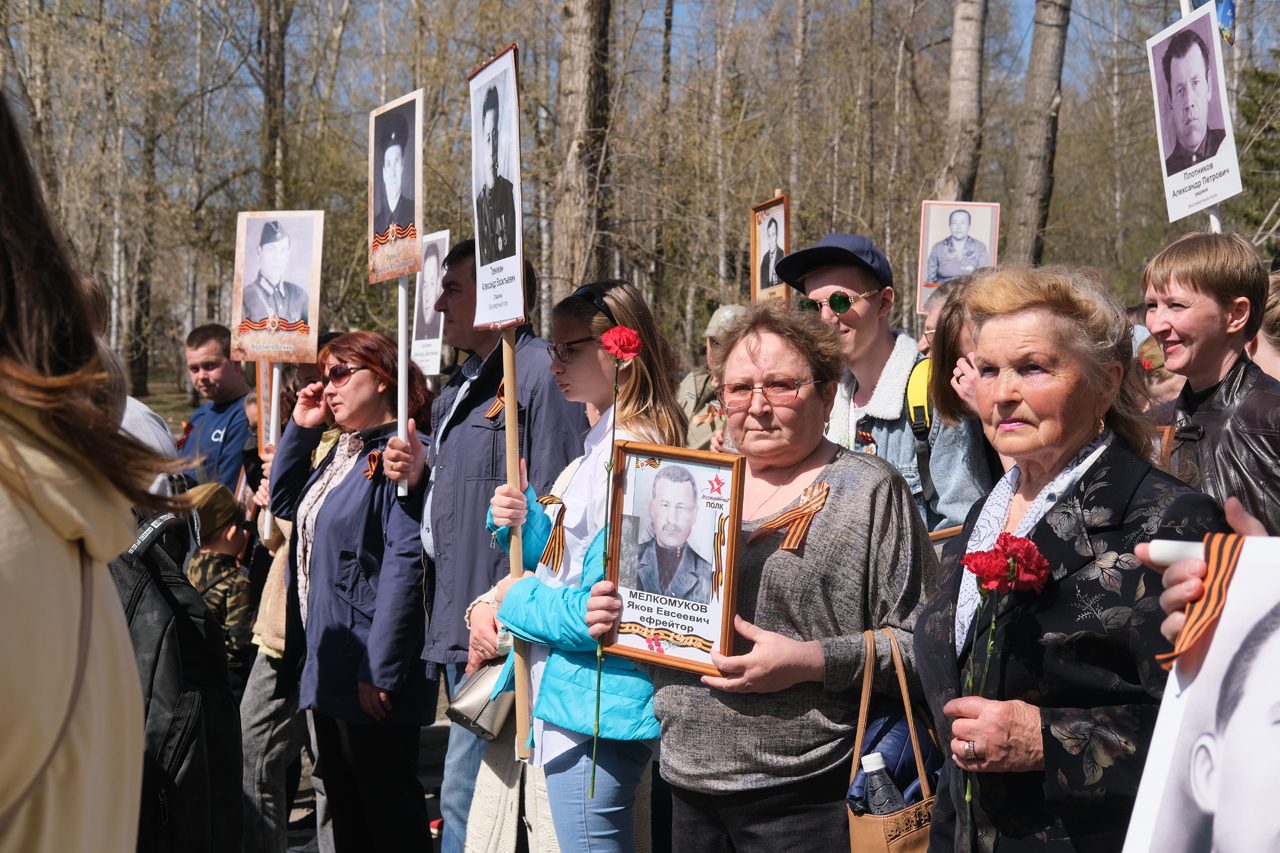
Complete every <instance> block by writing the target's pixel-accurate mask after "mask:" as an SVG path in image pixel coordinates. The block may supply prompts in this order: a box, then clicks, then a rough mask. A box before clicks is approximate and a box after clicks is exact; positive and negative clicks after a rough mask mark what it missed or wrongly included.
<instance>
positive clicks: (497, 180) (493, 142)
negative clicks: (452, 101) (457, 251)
mask: <svg viewBox="0 0 1280 853" xmlns="http://www.w3.org/2000/svg"><path fill="white" fill-rule="evenodd" d="M480 119H481V126H482V130H483V137H482V138H483V140H484V144H485V145H486V146H487V148H486V152H487V153H488V155H489V162H488V163H487V164H486V166H487V168H486V169H485V170H484V185H483V186H482V187H481V188H480V193H479V195H477V196H476V228H477V234H476V249H477V252H478V254H479V255H480V263H481V264H489V263H493V262H494V261H497V260H501V259H502V258H507V257H510V256H511V255H514V254H515V252H516V202H515V194H514V191H513V188H512V186H511V182H510V181H508V180H507V179H506V178H504V177H502V175H500V174H498V152H499V151H500V150H501V147H500V146H501V139H502V134H501V133H500V131H499V127H500V124H501V122H500V121H499V119H500V115H499V112H498V87H497V86H490V87H489V89H488V90H487V91H486V92H485V93H484V101H483V102H482V103H481V107H480Z"/></svg>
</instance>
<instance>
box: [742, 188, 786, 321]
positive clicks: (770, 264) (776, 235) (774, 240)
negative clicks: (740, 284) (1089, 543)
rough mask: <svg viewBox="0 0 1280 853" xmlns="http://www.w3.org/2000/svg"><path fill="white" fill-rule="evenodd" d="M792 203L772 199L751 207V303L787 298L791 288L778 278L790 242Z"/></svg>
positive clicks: (781, 199) (777, 198) (780, 198)
mask: <svg viewBox="0 0 1280 853" xmlns="http://www.w3.org/2000/svg"><path fill="white" fill-rule="evenodd" d="M790 231H791V200H790V197H789V196H787V195H780V196H777V197H776V198H771V199H769V200H768V201H766V202H763V203H761V204H757V205H755V206H754V207H752V208H751V301H752V302H759V301H760V300H762V299H786V298H787V296H788V287H787V284H786V283H785V282H783V281H782V279H780V278H778V270H777V266H778V261H780V260H782V256H783V255H785V254H786V253H787V249H788V247H789V246H790V241H791V234H790Z"/></svg>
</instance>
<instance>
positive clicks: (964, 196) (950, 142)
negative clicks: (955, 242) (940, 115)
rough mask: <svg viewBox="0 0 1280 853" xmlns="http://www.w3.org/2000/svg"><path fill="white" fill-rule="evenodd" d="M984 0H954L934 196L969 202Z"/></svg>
mask: <svg viewBox="0 0 1280 853" xmlns="http://www.w3.org/2000/svg"><path fill="white" fill-rule="evenodd" d="M986 35H987V0H956V10H955V15H954V17H953V18H952V25H951V85H950V91H949V99H948V102H947V154H948V157H947V161H946V163H944V164H943V166H942V173H941V174H940V175H939V176H938V184H937V189H936V190H935V192H936V194H937V197H938V198H940V199H943V200H958V201H971V200H972V199H973V188H974V184H976V183H977V179H978V160H979V158H980V157H981V155H982V72H983V45H984V43H985V41H986Z"/></svg>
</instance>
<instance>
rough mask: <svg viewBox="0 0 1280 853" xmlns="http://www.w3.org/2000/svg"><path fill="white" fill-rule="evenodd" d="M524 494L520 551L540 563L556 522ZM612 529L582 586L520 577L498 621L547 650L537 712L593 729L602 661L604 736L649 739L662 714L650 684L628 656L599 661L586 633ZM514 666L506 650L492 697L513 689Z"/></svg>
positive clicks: (574, 727)
mask: <svg viewBox="0 0 1280 853" xmlns="http://www.w3.org/2000/svg"><path fill="white" fill-rule="evenodd" d="M525 497H526V499H527V500H528V502H529V517H528V518H527V519H526V521H525V523H524V525H523V526H522V527H521V530H520V534H521V545H522V547H521V551H522V552H523V561H524V565H525V566H536V565H537V561H538V557H539V556H541V554H542V550H543V548H544V547H546V542H547V539H548V537H549V536H550V531H551V523H550V520H549V518H548V516H547V514H546V512H545V511H544V510H543V508H542V506H541V505H540V504H538V503H537V501H536V499H535V498H534V497H533V493H532V491H529V492H526V494H525ZM488 526H489V530H490V531H491V532H492V533H493V534H494V538H495V540H496V541H497V543H498V544H499V545H500V546H501V547H502V549H503V550H504V551H505V550H508V548H509V545H510V543H509V536H510V533H509V531H508V530H507V529H506V528H505V527H496V526H495V525H494V524H493V517H492V516H490V517H489V525H488ZM608 529H609V528H608V527H605V528H602V529H601V530H600V532H599V533H597V534H596V536H595V538H594V539H592V540H591V545H590V546H588V548H587V554H586V557H585V559H584V560H583V568H582V586H581V587H578V588H569V587H551V586H547V585H546V584H544V583H542V582H541V581H539V580H538V579H537V578H534V577H527V578H524V579H522V580H519V581H517V582H516V583H515V584H513V585H512V586H511V588H510V589H508V590H507V594H506V596H505V597H504V598H503V600H502V607H501V608H499V610H498V621H499V622H501V623H502V624H503V626H505V627H506V628H507V630H508V631H510V632H511V634H512V636H514V637H516V638H518V639H521V640H526V641H528V642H531V643H541V644H543V645H544V646H547V647H549V649H550V653H549V655H548V656H547V663H546V666H545V667H544V668H543V671H542V681H541V683H540V685H539V688H538V698H537V701H536V702H535V703H534V707H533V716H534V717H536V718H538V719H539V720H542V721H544V722H547V723H551V724H552V725H556V726H559V727H560V728H562V729H567V730H569V731H572V732H578V733H579V734H584V735H590V734H592V733H593V729H594V723H595V710H596V677H597V666H598V667H599V680H600V737H602V738H606V739H609V740H651V739H653V738H656V737H657V736H658V733H659V727H658V719H657V718H656V717H655V716H654V715H653V682H652V681H651V680H650V679H649V676H648V674H647V673H645V672H644V671H643V670H641V669H639V668H638V667H637V666H636V665H635V664H633V663H631V661H629V660H627V659H626V658H621V657H617V656H616V655H604V654H601V655H600V658H599V661H597V656H596V654H597V644H596V641H595V640H594V639H593V638H592V637H591V635H590V634H589V633H587V622H586V615H587V599H588V598H590V597H591V587H592V586H593V585H594V584H596V583H597V582H599V581H601V580H603V579H604V547H605V542H606V541H608ZM514 666H515V657H514V655H508V656H507V661H506V663H505V664H504V666H503V671H502V674H501V675H500V676H499V678H498V686H497V687H496V688H495V691H494V692H495V695H496V694H497V693H498V692H501V691H503V690H511V689H513V683H514V677H513V671H514Z"/></svg>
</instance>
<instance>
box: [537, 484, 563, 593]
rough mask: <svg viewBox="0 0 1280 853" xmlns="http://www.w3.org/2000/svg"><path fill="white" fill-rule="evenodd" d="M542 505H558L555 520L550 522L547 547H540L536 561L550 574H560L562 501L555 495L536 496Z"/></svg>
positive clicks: (561, 557) (561, 559) (561, 558)
mask: <svg viewBox="0 0 1280 853" xmlns="http://www.w3.org/2000/svg"><path fill="white" fill-rule="evenodd" d="M538 503H540V504H542V505H543V506H558V507H560V511H559V512H557V513H556V520H555V521H553V522H552V523H551V536H550V537H548V539H547V547H545V548H543V549H542V556H541V557H539V558H538V562H539V563H541V564H542V565H544V566H546V567H547V568H548V569H550V570H551V574H553V575H558V574H560V563H561V562H562V561H563V560H564V501H562V500H560V499H559V498H558V497H556V496H555V495H543V496H542V497H540V498H538Z"/></svg>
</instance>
